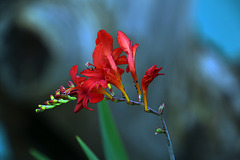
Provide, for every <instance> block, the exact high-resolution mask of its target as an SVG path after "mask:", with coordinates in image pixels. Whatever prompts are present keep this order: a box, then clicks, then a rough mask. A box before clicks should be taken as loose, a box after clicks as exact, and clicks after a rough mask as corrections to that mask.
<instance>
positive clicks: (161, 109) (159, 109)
mask: <svg viewBox="0 0 240 160" xmlns="http://www.w3.org/2000/svg"><path fill="white" fill-rule="evenodd" d="M164 107H165V105H164V103H163V104H161V106H160V107H159V108H158V111H159V113H160V114H161V115H162V114H163V111H164Z"/></svg>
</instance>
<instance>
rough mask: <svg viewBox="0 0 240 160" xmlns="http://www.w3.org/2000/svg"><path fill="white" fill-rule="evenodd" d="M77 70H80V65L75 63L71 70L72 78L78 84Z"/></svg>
mask: <svg viewBox="0 0 240 160" xmlns="http://www.w3.org/2000/svg"><path fill="white" fill-rule="evenodd" d="M77 70H78V65H74V66H73V67H72V68H71V70H70V75H71V78H72V80H73V82H74V83H75V84H77V80H76V74H77Z"/></svg>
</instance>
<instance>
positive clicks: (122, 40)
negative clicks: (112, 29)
mask: <svg viewBox="0 0 240 160" xmlns="http://www.w3.org/2000/svg"><path fill="white" fill-rule="evenodd" d="M117 39H118V44H119V46H120V48H121V49H122V50H123V51H124V52H126V54H127V60H128V66H127V69H126V71H127V72H129V71H130V72H131V75H132V77H133V80H134V83H135V85H136V88H137V91H138V95H139V101H141V90H140V87H139V84H138V80H137V74H136V69H135V54H136V50H137V47H138V44H134V45H132V42H131V41H130V39H129V38H128V37H127V36H126V35H125V34H124V33H123V32H121V31H118V38H117Z"/></svg>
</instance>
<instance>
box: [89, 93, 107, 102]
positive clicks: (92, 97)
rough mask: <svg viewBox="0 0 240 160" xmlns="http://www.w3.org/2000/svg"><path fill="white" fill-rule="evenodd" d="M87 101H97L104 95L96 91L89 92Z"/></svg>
mask: <svg viewBox="0 0 240 160" xmlns="http://www.w3.org/2000/svg"><path fill="white" fill-rule="evenodd" d="M89 96H90V97H89V102H90V103H98V102H100V101H102V100H103V98H104V95H103V94H98V93H90V94H89Z"/></svg>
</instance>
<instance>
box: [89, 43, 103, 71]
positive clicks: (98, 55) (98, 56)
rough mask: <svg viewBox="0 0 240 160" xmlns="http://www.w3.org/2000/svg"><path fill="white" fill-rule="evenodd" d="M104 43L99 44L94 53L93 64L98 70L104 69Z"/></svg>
mask: <svg viewBox="0 0 240 160" xmlns="http://www.w3.org/2000/svg"><path fill="white" fill-rule="evenodd" d="M102 49H103V43H99V44H98V45H97V46H96V47H95V49H94V51H93V55H92V58H93V64H94V66H95V67H97V68H102V67H103V66H102V65H103V63H104V62H103V55H102Z"/></svg>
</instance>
